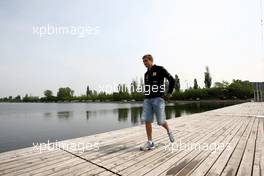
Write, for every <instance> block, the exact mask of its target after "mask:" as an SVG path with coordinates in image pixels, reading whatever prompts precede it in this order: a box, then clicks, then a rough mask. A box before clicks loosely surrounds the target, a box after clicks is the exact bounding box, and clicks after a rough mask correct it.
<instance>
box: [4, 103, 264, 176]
mask: <svg viewBox="0 0 264 176" xmlns="http://www.w3.org/2000/svg"><path fill="white" fill-rule="evenodd" d="M168 122H169V124H170V126H171V128H172V130H173V132H174V133H175V137H176V139H177V140H176V141H175V142H174V143H173V144H171V143H170V142H169V140H168V137H167V134H166V132H165V130H164V129H163V128H161V127H159V126H153V136H154V137H153V138H154V139H153V140H154V142H155V143H156V145H157V147H156V149H155V150H151V151H146V152H143V151H139V146H141V145H142V144H143V143H144V142H145V141H146V134H145V129H144V126H143V125H140V126H136V127H132V128H126V129H121V130H116V131H111V132H106V133H101V134H97V135H92V136H86V137H81V138H76V139H70V140H65V141H60V142H59V143H52V144H50V147H51V149H52V147H53V150H51V149H46V150H44V149H43V151H42V152H40V151H39V150H37V147H36V146H34V147H31V148H25V149H19V150H14V151H10V152H5V153H0V175H15V176H17V175H19V176H26V175H52V176H55V175H68V176H70V175H135V176H140V175H149V176H153V175H181V176H183V175H194V176H200V175H213V176H215V175H227V176H232V175H239V176H240V175H241V176H250V175H254V176H261V175H263V176H264V131H263V125H264V103H263V102H262V103H261V102H258V103H254V102H248V103H243V104H238V105H234V106H229V107H225V108H220V109H216V110H212V111H207V112H203V113H197V114H192V115H187V116H183V117H180V118H175V119H171V120H168ZM63 144H64V145H63ZM66 144H67V145H66ZM81 144H87V145H91V146H89V147H91V148H86V149H85V150H80V149H79V150H76V146H77V145H81ZM96 146H97V148H96ZM79 147H80V146H79ZM86 147H87V146H86ZM98 147H99V149H98Z"/></svg>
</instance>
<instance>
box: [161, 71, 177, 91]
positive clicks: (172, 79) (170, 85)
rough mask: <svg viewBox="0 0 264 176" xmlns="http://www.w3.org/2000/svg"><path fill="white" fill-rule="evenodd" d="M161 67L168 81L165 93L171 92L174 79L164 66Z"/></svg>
mask: <svg viewBox="0 0 264 176" xmlns="http://www.w3.org/2000/svg"><path fill="white" fill-rule="evenodd" d="M161 68H162V73H163V74H164V77H165V78H166V79H167V80H168V81H169V90H168V92H167V93H168V94H172V92H173V89H174V84H175V80H174V78H173V77H172V76H171V74H170V73H169V72H168V71H167V70H166V69H165V68H164V67H161Z"/></svg>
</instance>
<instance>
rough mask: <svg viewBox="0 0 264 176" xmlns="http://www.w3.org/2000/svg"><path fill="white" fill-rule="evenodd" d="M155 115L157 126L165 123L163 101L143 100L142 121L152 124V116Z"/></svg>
mask: <svg viewBox="0 0 264 176" xmlns="http://www.w3.org/2000/svg"><path fill="white" fill-rule="evenodd" d="M154 114H155V115H156V119H157V123H158V125H162V124H164V123H165V122H166V117H165V100H164V99H163V98H161V97H154V98H145V99H144V103H143V114H142V116H143V121H144V122H151V123H152V122H153V115H154Z"/></svg>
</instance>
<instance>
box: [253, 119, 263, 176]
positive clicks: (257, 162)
mask: <svg viewBox="0 0 264 176" xmlns="http://www.w3.org/2000/svg"><path fill="white" fill-rule="evenodd" d="M263 121H264V119H263V118H262V119H260V118H259V126H258V130H257V140H256V152H255V157H254V165H253V174H252V175H253V176H261V174H264V173H263V170H262V171H261V155H263V154H264V153H262V152H263V144H264V132H263Z"/></svg>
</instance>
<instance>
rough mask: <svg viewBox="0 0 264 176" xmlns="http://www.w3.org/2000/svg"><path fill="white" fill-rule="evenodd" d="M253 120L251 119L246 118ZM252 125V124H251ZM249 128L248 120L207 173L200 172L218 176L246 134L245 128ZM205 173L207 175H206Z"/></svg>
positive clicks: (204, 171)
mask: <svg viewBox="0 0 264 176" xmlns="http://www.w3.org/2000/svg"><path fill="white" fill-rule="evenodd" d="M248 119H251V121H252V120H253V118H248ZM252 124H253V123H252ZM249 126H250V121H249V120H248V123H246V124H245V128H241V130H240V132H239V133H238V135H237V136H236V137H235V138H234V139H233V140H232V141H231V142H230V145H229V149H227V148H226V149H225V150H224V151H223V153H221V155H220V156H219V158H218V159H217V160H216V162H215V163H214V165H213V166H212V167H211V168H208V169H209V171H208V172H207V169H205V170H203V171H202V172H203V173H204V174H206V175H207V176H209V175H210V176H216V175H220V174H221V173H222V171H223V169H224V167H225V165H226V163H227V162H228V160H229V158H230V157H231V155H232V153H233V151H234V150H235V148H236V146H237V145H238V142H239V140H240V139H241V137H242V136H243V134H244V133H245V132H246V130H247V128H249ZM196 172H197V171H195V172H194V173H193V174H195V173H196ZM206 172H207V173H206Z"/></svg>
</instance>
